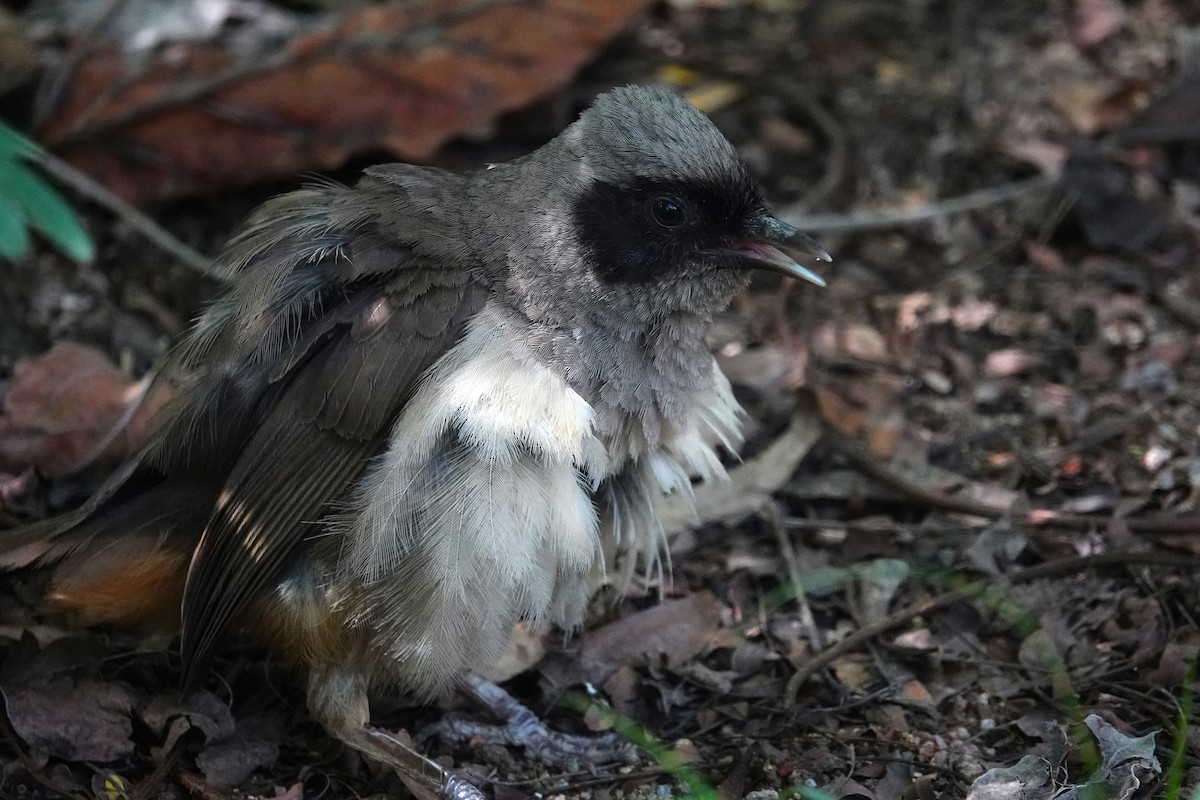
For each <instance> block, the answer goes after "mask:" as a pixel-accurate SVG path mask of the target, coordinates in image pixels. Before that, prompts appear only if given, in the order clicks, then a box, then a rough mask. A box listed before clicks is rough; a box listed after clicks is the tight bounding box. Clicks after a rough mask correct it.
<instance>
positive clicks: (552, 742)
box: [417, 673, 638, 771]
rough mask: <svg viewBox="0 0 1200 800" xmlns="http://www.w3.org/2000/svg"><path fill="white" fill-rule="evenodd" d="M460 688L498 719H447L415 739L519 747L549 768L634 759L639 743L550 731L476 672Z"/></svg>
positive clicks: (607, 735) (610, 735)
mask: <svg viewBox="0 0 1200 800" xmlns="http://www.w3.org/2000/svg"><path fill="white" fill-rule="evenodd" d="M461 688H462V690H463V692H464V693H465V694H467V695H468V696H469V697H470V698H471V699H472V700H474V701H476V702H477V703H479V704H480V705H482V706H483V707H484V708H486V709H487V710H488V711H489V712H490V713H491V714H492V715H493V716H494V717H496V718H497V719H500V720H502V722H501V724H499V725H489V724H486V723H480V722H474V721H470V720H463V719H446V720H442V721H441V722H437V723H434V724H433V725H430V726H428V727H426V728H425V729H423V730H422V731H421V732H420V733H419V734H418V737H417V738H418V740H419V741H429V740H430V739H435V738H436V739H441V740H442V741H444V742H448V743H451V744H454V745H462V744H466V743H467V742H471V741H474V742H478V743H481V744H492V745H509V746H517V747H521V748H523V749H524V750H525V754H526V755H527V756H529V757H530V758H533V759H536V760H537V761H540V762H541V763H543V764H545V765H547V766H549V767H555V768H558V769H564V770H570V771H576V770H579V769H582V768H585V767H588V766H591V765H595V764H611V763H614V762H619V763H623V764H632V763H636V761H637V758H638V755H637V747H636V746H635V745H634V744H632V743H631V742H628V741H626V740H625V739H623V738H621V737H620V736H618V735H616V734H614V733H605V734H598V735H594V736H578V735H574V734H569V733H561V732H559V731H554V730H551V729H550V728H548V727H547V726H546V724H545V723H543V722H542V721H541V720H540V719H539V718H538V716H537V715H536V714H534V713H533V711H532V710H530V709H529V708H528V707H527V706H525V705H522V704H521V703H519V702H517V700H516V699H515V698H513V697H512V695H510V694H509V693H508V692H506V691H504V690H503V689H501V688H500V687H499V686H497V685H496V684H494V683H492V682H490V681H488V680H486V679H484V678H483V677H481V676H479V675H476V674H474V673H468V674H467V675H466V676H464V678H463V681H462V687H461Z"/></svg>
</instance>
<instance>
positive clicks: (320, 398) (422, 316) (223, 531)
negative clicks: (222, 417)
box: [182, 267, 483, 685]
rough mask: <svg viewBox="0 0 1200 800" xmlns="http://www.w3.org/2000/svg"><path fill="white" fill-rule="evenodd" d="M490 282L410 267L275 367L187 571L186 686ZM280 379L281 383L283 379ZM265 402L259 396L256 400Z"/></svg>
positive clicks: (358, 468) (362, 296)
mask: <svg viewBox="0 0 1200 800" xmlns="http://www.w3.org/2000/svg"><path fill="white" fill-rule="evenodd" d="M482 302H483V292H482V290H481V289H480V287H479V286H478V285H477V284H475V283H473V282H472V281H470V280H469V278H468V277H467V276H466V275H464V274H463V273H458V272H454V271H450V270H433V269H427V270H422V269H419V268H417V267H407V268H405V270H404V271H403V272H402V273H401V275H400V276H399V277H398V278H394V279H393V280H392V282H391V284H390V285H388V286H386V287H368V288H363V289H360V290H358V291H357V292H356V293H355V294H354V295H352V296H351V297H349V298H347V299H345V300H343V301H341V302H340V303H339V304H338V305H337V306H336V307H334V308H329V307H325V308H324V309H323V310H322V312H321V314H320V316H319V317H318V318H317V319H316V321H315V322H314V323H313V324H312V325H310V326H309V328H308V329H307V330H304V331H303V332H302V333H301V335H300V337H299V339H298V341H297V344H296V345H295V346H294V347H293V348H292V349H291V350H290V351H289V352H285V353H284V354H283V355H282V357H281V358H280V359H279V361H278V363H277V364H276V365H275V366H274V368H273V369H272V371H271V374H270V377H269V380H270V382H271V385H272V389H271V390H270V391H268V392H267V393H266V394H265V395H264V400H265V402H267V403H268V404H269V407H266V408H259V409H257V414H256V416H257V417H258V418H259V421H258V422H257V424H256V427H255V428H254V430H253V431H252V432H251V433H250V434H249V437H248V439H247V440H246V442H245V444H244V445H243V446H242V447H241V448H240V454H239V455H238V457H237V458H236V461H235V462H234V464H233V467H232V470H231V471H230V473H229V477H228V479H227V480H226V481H225V484H224V486H223V488H222V491H221V493H220V495H219V497H218V499H217V503H216V505H215V506H214V508H213V512H212V517H211V519H210V520H209V523H208V525H207V526H206V528H205V530H204V534H203V536H202V537H201V540H200V543H199V545H198V546H197V548H196V550H195V552H194V554H193V557H192V562H191V566H190V568H189V571H188V577H187V583H186V586H185V589H184V597H183V638H182V648H183V659H184V682H185V685H194V684H195V681H196V680H197V679H198V678H199V677H200V676H201V675H202V674H203V673H202V671H203V669H204V667H205V666H206V663H207V660H208V658H209V656H210V655H211V653H212V651H213V648H214V647H215V646H216V644H217V642H218V641H219V640H220V638H221V637H222V635H223V634H224V633H225V632H226V631H227V629H228V627H229V625H230V623H231V622H232V621H233V620H234V619H235V618H236V617H237V616H238V614H239V613H240V612H241V611H242V610H243V609H244V608H245V607H246V604H247V603H248V602H250V600H251V599H252V598H253V597H255V595H257V594H258V593H259V592H261V591H262V590H263V589H264V588H266V587H267V586H268V585H269V584H270V582H271V581H272V580H278V579H279V577H280V572H281V569H282V568H283V567H284V565H285V562H286V560H287V559H288V557H289V556H290V555H292V553H293V551H294V549H295V547H296V546H297V544H299V543H300V542H301V540H303V539H304V538H305V537H306V536H311V535H314V534H316V533H318V532H319V530H320V528H319V523H320V521H321V519H322V517H323V516H324V515H325V514H327V513H328V512H329V511H330V506H331V504H334V503H336V502H337V501H339V500H340V499H343V498H344V497H345V495H346V492H347V490H348V489H349V488H350V487H351V486H352V484H353V483H354V482H355V480H356V479H357V478H358V477H359V475H360V474H361V473H362V471H363V469H364V468H365V467H366V465H367V463H368V460H369V459H370V458H371V457H372V456H374V455H376V454H377V453H378V452H379V451H380V450H381V448H382V446H383V444H384V442H385V440H386V438H387V434H388V431H389V429H390V426H391V422H392V420H393V418H394V416H395V414H396V413H397V412H398V410H399V409H400V408H401V407H402V406H403V405H404V403H405V401H406V400H407V398H408V397H409V396H410V395H411V393H412V392H413V390H414V389H415V388H416V384H417V382H418V381H419V379H420V377H421V376H422V374H423V373H424V372H425V371H426V369H428V368H429V366H430V365H432V364H433V363H434V362H435V361H436V360H437V359H438V358H439V357H440V356H441V355H442V354H443V353H445V352H446V351H447V350H448V349H449V348H451V347H452V346H453V345H454V343H455V342H456V341H457V339H458V338H459V336H460V334H461V331H462V328H463V326H464V324H465V323H466V321H467V320H468V319H469V318H470V317H471V316H472V315H473V314H474V313H475V312H476V311H478V309H479V308H480V306H481V305H482ZM276 387H278V388H276ZM260 402H262V401H260Z"/></svg>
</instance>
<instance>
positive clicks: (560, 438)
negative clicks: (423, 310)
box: [333, 306, 741, 689]
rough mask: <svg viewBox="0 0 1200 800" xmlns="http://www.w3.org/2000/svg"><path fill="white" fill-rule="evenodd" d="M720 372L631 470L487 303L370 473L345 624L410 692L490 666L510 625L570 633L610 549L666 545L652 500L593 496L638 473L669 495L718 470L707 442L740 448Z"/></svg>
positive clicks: (735, 410) (355, 529)
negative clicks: (350, 616) (368, 631)
mask: <svg viewBox="0 0 1200 800" xmlns="http://www.w3.org/2000/svg"><path fill="white" fill-rule="evenodd" d="M713 377H714V380H713V381H712V386H711V390H708V391H706V392H702V394H704V395H707V396H698V397H695V398H693V401H694V402H695V413H693V414H691V415H689V419H690V420H691V425H690V427H689V428H688V429H686V430H678V431H666V432H665V435H664V437H663V439H662V441H661V442H660V443H659V446H658V447H657V448H656V449H655V450H653V451H652V452H651V453H650V454H649V455H648V456H647V457H646V458H644V459H642V460H641V463H638V464H631V463H630V462H629V461H628V460H627V456H626V455H625V454H626V453H628V452H629V447H628V443H627V442H603V441H601V440H600V439H599V438H598V437H597V435H596V433H595V430H594V425H593V422H594V416H595V415H594V413H593V409H592V407H591V406H589V405H588V403H587V402H586V401H585V400H584V399H583V398H582V397H581V396H580V395H579V394H578V393H576V392H575V391H574V390H573V389H572V388H571V387H570V386H569V385H568V384H567V382H566V381H565V380H564V379H563V378H562V377H561V376H560V375H558V374H557V373H556V372H554V371H552V370H551V369H549V368H548V367H546V366H544V365H543V364H542V363H541V362H539V361H537V360H536V359H535V358H534V356H533V355H532V353H531V352H530V351H529V347H528V344H527V343H526V342H524V341H523V340H522V339H521V338H520V335H519V334H518V333H517V332H516V331H515V330H513V329H512V327H510V325H509V324H508V323H507V321H506V317H505V315H504V314H503V313H502V312H501V311H500V310H498V309H497V308H495V307H492V306H489V307H487V308H485V309H484V310H483V311H482V312H481V313H480V314H479V315H478V316H477V317H475V318H474V319H473V320H472V322H471V323H470V326H469V328H468V330H467V333H466V335H465V336H464V338H463V339H462V341H461V342H460V343H459V344H458V345H457V346H456V347H455V348H454V349H453V350H451V351H450V352H449V353H447V354H446V356H444V357H443V358H442V359H441V360H440V361H439V362H438V363H437V364H436V365H435V366H434V368H433V369H432V370H431V371H430V373H429V375H428V376H427V377H426V379H425V380H424V381H423V382H422V385H421V387H420V388H419V390H418V391H417V393H416V394H415V395H414V397H413V398H412V400H411V401H410V402H409V403H408V405H407V406H406V407H405V410H404V411H403V412H402V414H401V416H400V418H399V419H398V420H397V422H396V424H395V427H394V429H393V432H392V438H391V443H390V445H389V447H388V449H387V451H386V452H385V454H384V455H383V456H382V457H381V460H380V461H379V462H378V464H376V465H375V466H373V467H372V468H371V469H370V470H369V472H368V474H367V475H366V477H365V478H364V480H363V482H362V484H361V488H360V490H359V491H360V497H359V499H357V500H356V501H355V502H354V503H353V504H351V507H353V508H358V509H362V510H361V511H360V512H358V513H357V514H355V515H354V516H352V517H349V518H348V519H347V520H345V527H344V529H343V530H342V531H341V534H342V542H343V543H344V544H343V547H342V551H341V556H340V559H339V580H338V586H337V587H336V590H335V591H334V593H333V594H334V596H339V595H340V596H342V597H345V596H346V595H347V594H350V595H354V596H355V597H356V598H357V600H356V602H355V604H354V605H353V606H351V607H356V606H359V603H361V602H362V601H363V600H366V601H367V602H366V603H365V604H363V605H361V607H362V608H364V609H367V610H366V611H365V612H364V613H363V614H361V615H359V617H357V618H355V619H354V620H352V622H353V623H356V624H366V625H371V626H373V627H375V628H376V629H377V630H379V631H380V632H383V633H385V634H387V635H386V636H385V637H384V638H385V639H386V640H387V641H389V642H390V647H389V652H390V653H391V655H392V656H393V657H395V658H396V659H397V660H398V661H399V662H400V670H401V672H402V673H403V674H404V676H405V677H406V678H407V679H408V680H407V681H406V682H412V681H413V680H414V679H415V680H416V681H417V683H418V684H425V683H426V682H429V684H430V685H429V686H428V687H424V686H422V685H417V686H414V687H413V688H416V689H421V688H433V685H432V684H433V682H434V681H442V680H444V679H445V677H446V672H447V671H453V672H457V671H458V670H461V669H466V668H471V667H484V666H487V665H489V664H490V663H492V662H493V661H494V659H495V658H496V657H497V656H498V655H499V653H500V652H501V651H502V649H503V647H504V645H505V644H506V642H507V638H508V635H509V632H510V630H511V627H512V625H513V624H514V623H515V622H516V621H517V620H519V619H522V618H525V619H530V620H533V621H536V622H551V623H554V624H558V625H561V626H563V627H566V628H571V627H574V626H576V625H578V624H579V623H581V622H582V620H583V615H584V612H585V610H586V605H587V600H588V593H589V581H588V580H587V578H588V575H589V573H592V572H594V571H595V568H596V567H598V566H599V567H601V568H603V559H604V553H605V552H606V551H607V552H609V553H613V552H615V551H616V550H618V549H619V550H620V551H622V552H629V553H638V554H640V555H642V556H643V557H645V556H649V557H650V558H651V559H653V558H655V557H656V556H657V555H658V554H660V553H661V552H662V551H663V549H664V548H665V542H664V541H663V535H662V529H661V526H659V525H658V524H657V520H656V518H655V516H654V510H653V498H652V497H649V496H647V493H645V492H636V493H633V494H636V495H638V496H637V497H633V496H630V494H631V493H628V492H626V493H624V494H623V496H621V497H620V498H618V499H617V500H616V501H614V502H612V503H606V504H604V505H607V506H611V507H604V508H598V507H597V503H596V502H594V501H593V496H594V493H595V490H596V488H597V487H599V486H600V485H601V483H602V482H603V481H604V480H605V479H607V478H610V477H612V476H614V475H617V474H619V473H620V472H621V471H622V470H625V469H626V468H627V467H631V466H632V467H633V468H634V469H636V470H637V471H638V473H639V474H640V476H641V477H642V479H646V480H649V481H652V482H653V483H654V484H657V487H658V489H659V490H661V491H662V492H672V491H685V492H690V480H689V478H690V477H691V476H694V475H698V476H700V477H703V478H709V477H713V476H720V475H723V474H724V470H723V469H722V467H721V464H720V461H719V460H718V458H717V455H716V452H715V447H716V446H718V445H725V446H727V447H729V448H731V449H732V448H734V447H736V445H737V444H739V443H740V437H739V428H740V425H739V415H740V413H741V412H740V408H739V407H738V405H737V403H736V401H735V400H734V398H733V395H732V392H731V390H730V388H729V383H728V381H727V380H726V379H725V378H724V376H723V375H722V374H721V373H720V371H719V370H718V369H717V368H716V365H715V363H714V366H713ZM605 539H608V540H609V541H603V540H605ZM614 540H620V541H619V548H615V547H614V545H615V544H617V543H616V541H614ZM430 673H432V675H431V674H430Z"/></svg>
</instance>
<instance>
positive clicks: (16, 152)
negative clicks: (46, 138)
mask: <svg viewBox="0 0 1200 800" xmlns="http://www.w3.org/2000/svg"><path fill="white" fill-rule="evenodd" d="M40 150H41V148H39V147H38V146H37V145H36V144H34V143H33V142H31V141H30V140H28V139H26V138H25V137H24V136H22V135H21V134H19V133H17V132H16V131H14V130H13V129H12V128H10V127H8V126H7V125H5V124H4V123H3V122H0V161H19V160H21V159H25V158H29V157H31V156H36V155H37V154H38V153H39V152H40Z"/></svg>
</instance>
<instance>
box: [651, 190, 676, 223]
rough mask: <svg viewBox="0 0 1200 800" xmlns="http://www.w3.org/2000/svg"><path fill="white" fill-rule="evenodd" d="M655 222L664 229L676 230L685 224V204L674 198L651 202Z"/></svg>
mask: <svg viewBox="0 0 1200 800" xmlns="http://www.w3.org/2000/svg"><path fill="white" fill-rule="evenodd" d="M650 213H651V214H652V215H653V216H654V221H655V222H657V223H658V224H659V225H662V226H663V227H664V228H674V227H675V226H677V225H679V224H681V223H682V222H683V204H682V203H680V202H679V201H678V200H676V199H675V198H673V197H656V198H654V199H653V200H651V201H650Z"/></svg>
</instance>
